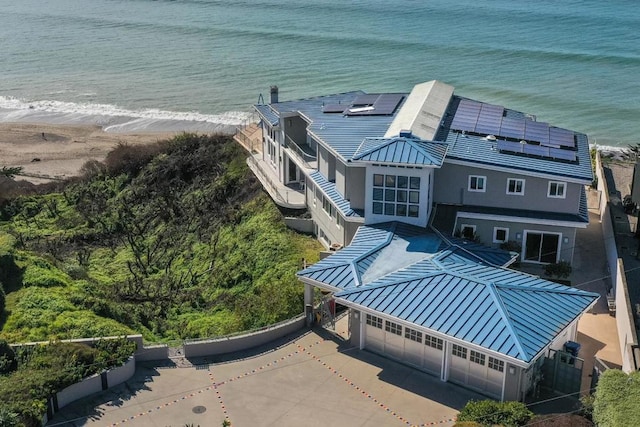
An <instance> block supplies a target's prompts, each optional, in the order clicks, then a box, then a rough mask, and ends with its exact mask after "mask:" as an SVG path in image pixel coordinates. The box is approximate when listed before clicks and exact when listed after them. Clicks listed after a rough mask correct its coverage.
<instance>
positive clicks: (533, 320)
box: [336, 267, 598, 363]
mask: <svg viewBox="0 0 640 427" xmlns="http://www.w3.org/2000/svg"><path fill="white" fill-rule="evenodd" d="M487 268H489V269H494V270H496V269H495V268H492V267H487ZM336 298H337V299H338V300H339V301H342V302H343V303H345V304H346V305H350V306H358V307H362V308H366V309H369V310H374V311H377V312H380V313H384V314H385V315H387V316H390V317H394V318H396V319H399V320H402V321H405V322H409V323H413V324H415V325H419V326H421V327H424V328H427V329H429V330H432V331H435V332H438V333H441V334H445V335H448V336H451V337H454V338H457V339H459V340H462V341H465V342H469V343H473V344H475V345H478V346H480V347H483V348H486V349H488V350H492V351H495V352H498V353H501V354H504V355H507V356H510V357H513V358H515V359H518V360H521V361H523V362H526V363H527V362H531V361H532V360H533V358H534V357H535V356H536V354H538V353H539V352H540V351H541V350H543V349H544V347H545V346H546V345H548V344H549V342H551V341H552V340H553V339H554V338H555V336H556V335H557V334H558V333H559V332H560V331H562V329H564V328H565V327H566V326H567V325H569V324H570V323H571V321H573V320H574V319H575V318H576V317H578V316H579V315H580V314H581V313H582V312H583V311H584V310H585V309H587V308H588V307H589V306H590V305H591V304H592V303H593V302H594V301H595V300H596V299H597V298H598V295H596V294H593V293H590V292H585V291H580V290H576V289H572V288H567V287H564V286H559V287H558V288H549V287H531V288H530V287H527V286H519V285H505V284H501V283H493V282H490V281H484V280H481V279H478V278H475V277H473V276H466V275H463V274H460V273H459V272H451V271H446V270H445V271H439V272H437V273H433V274H430V275H426V276H424V277H422V278H420V279H415V280H406V281H403V282H397V283H393V284H380V285H375V284H371V285H370V286H365V287H360V288H353V289H347V290H344V291H342V292H340V293H338V294H337V295H336Z"/></svg>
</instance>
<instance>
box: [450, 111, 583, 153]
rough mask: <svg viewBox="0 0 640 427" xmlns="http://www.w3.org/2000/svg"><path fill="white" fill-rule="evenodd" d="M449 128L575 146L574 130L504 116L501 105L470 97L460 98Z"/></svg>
mask: <svg viewBox="0 0 640 427" xmlns="http://www.w3.org/2000/svg"><path fill="white" fill-rule="evenodd" d="M451 129H454V130H459V131H462V132H473V133H478V134H483V135H494V136H497V137H503V138H510V139H517V140H525V141H535V142H538V143H539V144H540V145H542V146H545V147H550V148H561V147H564V148H571V149H573V148H575V147H576V144H575V140H574V137H573V132H571V131H569V130H566V129H560V128H555V127H550V126H549V124H548V123H545V122H535V121H533V120H529V119H526V118H518V119H514V118H510V117H505V116H504V108H503V107H501V106H498V105H491V104H484V103H481V102H477V101H472V100H469V99H461V100H460V103H459V104H458V109H457V110H456V113H455V116H454V118H453V120H452V122H451Z"/></svg>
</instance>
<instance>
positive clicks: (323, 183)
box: [309, 171, 360, 217]
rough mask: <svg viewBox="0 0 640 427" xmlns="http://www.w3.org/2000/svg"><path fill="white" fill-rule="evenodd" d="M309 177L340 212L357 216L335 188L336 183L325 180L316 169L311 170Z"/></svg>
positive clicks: (348, 215) (346, 215) (347, 215)
mask: <svg viewBox="0 0 640 427" xmlns="http://www.w3.org/2000/svg"><path fill="white" fill-rule="evenodd" d="M309 178H310V179H311V180H312V181H313V182H314V184H316V185H317V186H318V187H320V189H321V190H322V192H323V193H324V194H325V195H326V196H327V197H328V198H329V199H330V200H331V202H332V203H333V204H334V205H335V206H336V207H337V208H338V210H339V211H340V213H342V215H343V216H345V217H359V216H360V214H359V213H358V212H356V211H355V210H353V209H351V203H349V202H348V201H347V200H345V199H344V197H342V196H341V195H340V193H338V190H336V184H335V183H333V182H329V181H327V179H326V178H325V177H324V176H322V174H321V173H320V172H318V171H315V172H311V173H310V174H309Z"/></svg>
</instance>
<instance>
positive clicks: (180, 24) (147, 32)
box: [0, 0, 640, 147]
mask: <svg viewBox="0 0 640 427" xmlns="http://www.w3.org/2000/svg"><path fill="white" fill-rule="evenodd" d="M639 29H640V5H639V4H638V2H637V0H609V1H602V0H600V1H595V0H581V1H579V0H563V1H558V0H536V1H526V2H525V1H514V0H510V1H507V0H366V1H365V0H353V1H350V2H345V1H339V0H315V1H313V2H299V1H293V0H51V1H48V2H43V1H41V0H20V1H15V0H0V121H5V122H6V121H49V122H55V123H97V124H100V125H102V126H103V127H105V129H107V130H108V131H114V132H115V131H132V130H179V129H185V130H221V129H225V128H226V127H227V126H232V125H236V124H241V123H243V122H244V121H245V120H247V117H248V114H249V111H250V110H251V104H253V103H256V102H257V101H258V96H259V94H260V93H262V94H264V96H265V98H266V99H268V94H269V87H270V85H274V84H275V85H278V86H279V88H280V99H281V100H286V99H295V98H300V97H308V96H315V95H321V94H328V93H337V92H344V91H350V90H356V89H362V90H365V91H368V92H378V91H399V92H408V91H410V90H411V88H412V87H413V85H414V84H416V83H419V82H423V81H427V80H431V79H439V80H442V81H444V82H447V83H449V84H452V85H453V86H455V87H456V93H458V94H459V95H463V96H468V97H471V98H476V99H479V100H482V101H485V102H490V103H496V104H500V105H504V106H506V107H509V108H514V109H517V110H521V111H525V112H527V113H531V114H534V115H536V116H537V117H538V120H544V121H548V122H550V123H551V124H553V125H556V126H561V127H566V128H569V129H573V130H577V131H580V132H584V133H587V134H588V135H589V137H590V140H591V142H592V143H595V144H598V145H609V146H618V147H626V146H627V145H629V144H636V143H639V142H640V137H639V135H640V30H639Z"/></svg>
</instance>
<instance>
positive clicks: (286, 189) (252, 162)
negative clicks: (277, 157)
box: [247, 154, 307, 209]
mask: <svg viewBox="0 0 640 427" xmlns="http://www.w3.org/2000/svg"><path fill="white" fill-rule="evenodd" d="M247 165H248V166H249V169H251V171H252V172H253V174H254V175H255V176H256V178H258V181H260V183H261V184H262V186H263V187H264V189H265V190H266V191H267V193H269V195H270V196H271V198H272V199H273V201H274V202H276V204H278V205H279V206H282V207H284V208H289V209H306V207H307V204H306V197H305V192H304V191H305V190H304V184H298V183H296V184H290V185H285V184H282V183H281V182H280V180H279V179H278V176H277V173H276V171H275V170H274V169H273V167H272V166H271V165H270V164H269V163H268V162H266V161H265V160H264V159H262V154H257V155H252V156H249V157H248V158H247Z"/></svg>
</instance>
